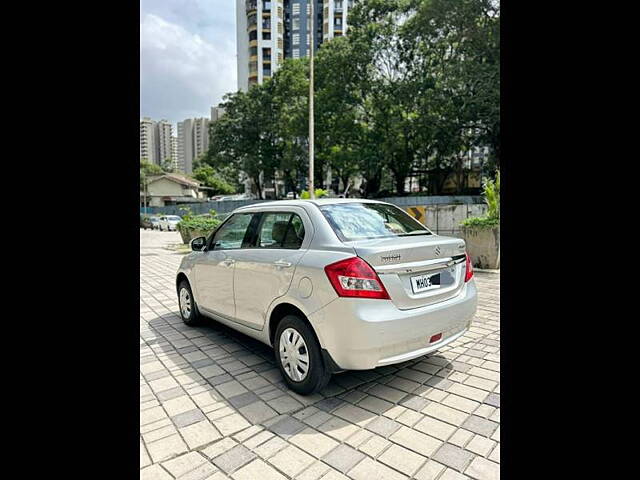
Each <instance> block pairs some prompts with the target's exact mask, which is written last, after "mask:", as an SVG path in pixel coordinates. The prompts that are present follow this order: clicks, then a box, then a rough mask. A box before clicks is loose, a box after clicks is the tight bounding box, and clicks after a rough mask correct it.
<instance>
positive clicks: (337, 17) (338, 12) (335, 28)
mask: <svg viewBox="0 0 640 480" xmlns="http://www.w3.org/2000/svg"><path fill="white" fill-rule="evenodd" d="M351 8H353V0H324V1H323V2H322V40H323V41H325V42H326V41H327V40H331V39H332V38H335V37H341V36H342V35H345V34H346V33H347V18H348V16H349V9H351Z"/></svg>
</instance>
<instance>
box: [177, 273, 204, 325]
mask: <svg viewBox="0 0 640 480" xmlns="http://www.w3.org/2000/svg"><path fill="white" fill-rule="evenodd" d="M183 290H185V291H186V296H185V297H184V298H183V293H182V292H183ZM184 300H188V301H189V302H190V305H191V308H190V309H188V311H183V308H182V307H183V305H182V304H183V301H184ZM178 308H179V309H180V316H181V317H182V321H183V322H184V323H185V324H186V325H189V326H191V327H192V326H195V325H198V324H199V323H200V322H201V320H202V316H201V315H200V311H199V310H198V305H197V304H196V301H195V299H194V298H193V292H192V291H191V285H189V282H187V281H186V280H182V281H181V282H180V285H178ZM184 310H187V309H184Z"/></svg>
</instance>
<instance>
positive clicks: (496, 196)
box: [460, 171, 500, 228]
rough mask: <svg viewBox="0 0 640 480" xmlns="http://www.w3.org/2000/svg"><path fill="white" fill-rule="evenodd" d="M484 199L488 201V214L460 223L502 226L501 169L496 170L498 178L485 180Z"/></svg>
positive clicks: (482, 226)
mask: <svg viewBox="0 0 640 480" xmlns="http://www.w3.org/2000/svg"><path fill="white" fill-rule="evenodd" d="M483 193H484V199H485V202H487V207H488V210H487V214H486V215H485V216H484V217H469V218H467V219H465V220H463V221H462V222H460V225H461V226H463V227H475V228H493V227H499V226H500V171H498V172H496V180H495V181H493V180H487V181H486V182H484V192H483Z"/></svg>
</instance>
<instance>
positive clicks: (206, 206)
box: [140, 196, 487, 236]
mask: <svg viewBox="0 0 640 480" xmlns="http://www.w3.org/2000/svg"><path fill="white" fill-rule="evenodd" d="M380 200H381V201H383V202H388V203H392V204H394V205H397V206H398V207H400V208H402V209H404V210H408V209H410V208H411V207H423V208H424V213H425V217H424V218H423V220H422V223H423V224H425V225H426V226H427V227H428V228H429V229H431V230H433V231H434V232H436V233H438V234H440V235H453V236H460V226H459V225H460V222H461V221H462V220H464V219H465V218H467V217H472V216H482V215H484V214H485V213H486V212H487V206H486V204H485V203H484V200H483V199H482V197H480V196H432V197H390V198H381V199H380ZM264 201H266V200H227V201H225V202H202V203H197V204H188V205H171V206H167V207H149V208H148V213H149V214H168V215H182V214H183V212H182V211H181V210H180V208H185V207H189V208H191V211H192V213H194V214H195V215H198V214H202V213H209V210H211V209H214V210H215V211H216V212H218V213H220V214H226V213H230V212H232V211H233V210H235V209H236V208H238V207H243V206H245V205H252V204H254V203H261V202H264ZM140 212H141V213H144V207H142V208H140ZM409 213H411V212H409Z"/></svg>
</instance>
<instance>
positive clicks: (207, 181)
mask: <svg viewBox="0 0 640 480" xmlns="http://www.w3.org/2000/svg"><path fill="white" fill-rule="evenodd" d="M193 178H194V179H196V180H198V181H199V182H202V183H203V184H204V185H205V186H206V187H209V188H211V189H212V190H209V191H208V195H209V196H213V195H229V194H232V193H235V192H236V189H235V188H234V186H233V185H230V184H229V183H227V182H226V181H225V180H224V178H221V177H220V176H219V175H218V174H217V173H216V171H215V170H214V169H213V167H212V166H210V165H202V166H200V167H198V168H197V169H195V170H194V171H193Z"/></svg>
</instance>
